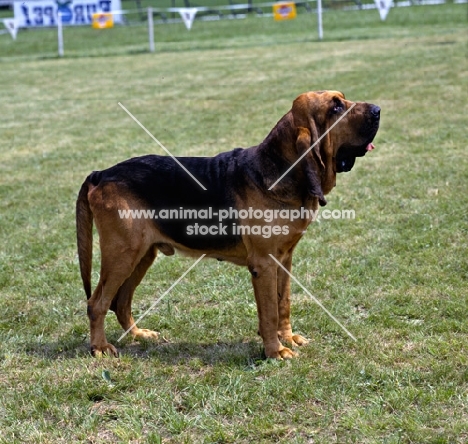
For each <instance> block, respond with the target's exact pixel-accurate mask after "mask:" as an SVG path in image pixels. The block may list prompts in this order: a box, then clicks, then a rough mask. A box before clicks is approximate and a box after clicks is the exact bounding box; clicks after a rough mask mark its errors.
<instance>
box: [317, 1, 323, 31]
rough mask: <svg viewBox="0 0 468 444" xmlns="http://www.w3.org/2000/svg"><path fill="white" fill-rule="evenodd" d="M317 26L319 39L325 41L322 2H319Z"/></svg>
mask: <svg viewBox="0 0 468 444" xmlns="http://www.w3.org/2000/svg"><path fill="white" fill-rule="evenodd" d="M317 25H318V38H319V40H322V39H323V28H322V0H317Z"/></svg>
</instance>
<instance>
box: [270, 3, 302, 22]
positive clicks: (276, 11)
mask: <svg viewBox="0 0 468 444" xmlns="http://www.w3.org/2000/svg"><path fill="white" fill-rule="evenodd" d="M273 17H274V18H275V20H291V19H295V18H296V3H294V2H284V3H277V4H275V5H273Z"/></svg>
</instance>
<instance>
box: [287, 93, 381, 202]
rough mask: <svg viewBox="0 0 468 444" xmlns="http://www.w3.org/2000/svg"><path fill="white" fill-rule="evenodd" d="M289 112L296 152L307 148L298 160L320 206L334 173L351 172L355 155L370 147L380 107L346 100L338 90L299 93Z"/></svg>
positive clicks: (377, 122)
mask: <svg viewBox="0 0 468 444" xmlns="http://www.w3.org/2000/svg"><path fill="white" fill-rule="evenodd" d="M291 113H292V117H293V121H294V126H295V127H296V130H297V142H296V149H297V151H298V155H299V156H301V155H303V154H304V153H305V152H306V151H308V152H307V154H306V155H305V156H304V159H303V160H302V161H301V162H303V166H304V170H305V173H306V176H307V177H308V178H309V180H308V181H309V192H310V193H311V194H312V195H314V196H316V197H318V198H319V200H320V203H321V204H322V205H324V204H325V203H326V201H325V199H324V197H323V196H324V195H325V194H327V193H329V192H330V191H331V189H332V188H333V187H334V186H335V183H336V173H342V172H347V171H351V169H352V168H353V166H354V162H355V160H356V157H362V156H364V155H365V154H366V153H367V152H368V151H371V150H372V149H374V145H373V144H372V141H373V139H374V137H375V135H376V133H377V130H378V128H379V122H380V108H379V107H378V106H377V105H373V104H370V103H365V102H351V101H349V100H346V99H345V96H344V94H343V93H341V92H339V91H318V92H308V93H304V94H301V95H300V96H299V97H298V98H297V99H296V100H295V101H294V103H293V107H292V109H291ZM310 147H312V149H310ZM314 178H315V179H314Z"/></svg>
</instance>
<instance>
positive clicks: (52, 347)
mask: <svg viewBox="0 0 468 444" xmlns="http://www.w3.org/2000/svg"><path fill="white" fill-rule="evenodd" d="M109 339H110V342H111V343H113V344H114V345H116V347H117V349H118V351H119V357H121V358H123V357H131V358H132V359H141V360H150V361H154V362H161V363H162V364H165V365H174V366H175V365H183V364H189V363H191V362H197V363H199V364H201V365H216V364H225V365H230V366H239V367H245V366H249V365H251V363H253V362H258V361H260V360H264V359H265V354H264V349H263V345H262V343H261V341H260V340H258V341H255V340H250V341H248V342H246V341H238V342H236V341H232V342H216V343H200V342H197V343H195V342H163V341H150V340H138V341H137V340H134V341H131V342H130V341H127V342H122V343H121V344H119V343H117V340H116V338H114V337H112V336H111V337H110V338H109ZM26 352H27V353H28V354H29V355H32V356H35V357H38V358H41V359H47V360H59V359H60V360H63V359H76V358H84V357H89V358H90V359H94V358H93V357H92V356H91V353H90V350H89V343H88V342H87V341H86V340H83V338H78V337H77V338H76V339H75V340H72V341H70V339H69V338H68V340H67V341H64V342H61V341H60V340H58V341H57V342H42V343H40V344H38V343H35V344H28V345H26ZM108 359H115V358H111V357H108ZM117 359H118V358H117Z"/></svg>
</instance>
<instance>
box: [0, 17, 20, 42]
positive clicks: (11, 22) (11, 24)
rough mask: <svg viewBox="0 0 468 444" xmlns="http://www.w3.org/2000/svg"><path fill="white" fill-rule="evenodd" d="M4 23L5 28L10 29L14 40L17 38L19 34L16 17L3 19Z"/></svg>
mask: <svg viewBox="0 0 468 444" xmlns="http://www.w3.org/2000/svg"><path fill="white" fill-rule="evenodd" d="M3 24H4V25H5V28H6V29H8V32H9V33H10V35H11V37H12V39H13V40H16V34H18V26H17V25H16V20H15V19H14V18H7V19H3Z"/></svg>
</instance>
